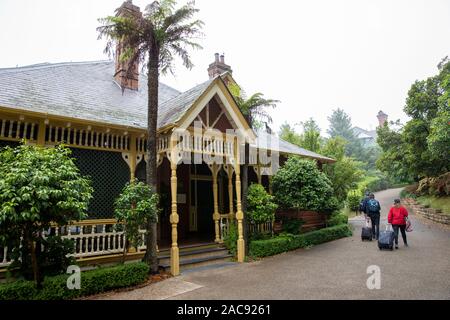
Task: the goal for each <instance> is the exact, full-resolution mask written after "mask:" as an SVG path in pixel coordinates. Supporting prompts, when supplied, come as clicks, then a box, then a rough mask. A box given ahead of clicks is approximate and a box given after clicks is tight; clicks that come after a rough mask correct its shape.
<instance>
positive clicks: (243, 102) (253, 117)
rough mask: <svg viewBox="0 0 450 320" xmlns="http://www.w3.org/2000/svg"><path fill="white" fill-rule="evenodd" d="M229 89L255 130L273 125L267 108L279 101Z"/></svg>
mask: <svg viewBox="0 0 450 320" xmlns="http://www.w3.org/2000/svg"><path fill="white" fill-rule="evenodd" d="M229 89H230V92H231V94H232V95H233V97H234V100H235V101H236V104H237V105H238V107H239V109H240V110H241V112H242V114H243V115H244V117H245V118H246V120H247V122H248V124H249V125H250V127H251V128H253V129H258V128H260V127H261V121H263V120H266V123H272V117H271V116H270V114H269V113H268V112H267V108H268V107H271V108H275V107H276V106H277V103H279V102H280V101H279V100H274V99H265V98H264V95H263V94H262V93H260V92H257V93H254V94H253V95H251V96H250V98H247V97H246V94H245V92H244V91H243V90H241V88H240V87H239V86H238V85H237V84H234V83H230V85H229ZM248 154H249V150H248V144H247V143H246V144H245V163H244V164H243V165H242V173H241V179H242V211H243V212H244V213H246V212H247V194H248V162H249V159H248ZM243 223H244V240H245V246H246V248H245V250H246V252H248V245H249V241H248V225H247V221H246V219H244V221H243Z"/></svg>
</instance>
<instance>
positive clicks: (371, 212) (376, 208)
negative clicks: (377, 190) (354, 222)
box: [364, 193, 381, 240]
mask: <svg viewBox="0 0 450 320" xmlns="http://www.w3.org/2000/svg"><path fill="white" fill-rule="evenodd" d="M380 211H381V206H380V203H379V202H378V200H375V195H374V194H373V193H371V194H369V199H368V200H367V201H366V203H365V204H364V212H365V213H366V214H367V215H368V216H369V218H370V221H371V222H372V235H373V237H374V238H375V239H376V240H378V236H379V235H380V214H381V212H380Z"/></svg>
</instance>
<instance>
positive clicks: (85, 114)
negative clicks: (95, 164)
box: [0, 61, 180, 128]
mask: <svg viewBox="0 0 450 320" xmlns="http://www.w3.org/2000/svg"><path fill="white" fill-rule="evenodd" d="M113 75H114V62H112V61H94V62H75V63H73V62H70V63H56V64H49V63H45V64H38V65H32V66H27V67H20V68H8V69H0V106H2V107H9V108H17V109H23V110H28V111H34V112H41V113H46V114H49V115H56V116H64V117H70V118H76V119H82V120H91V121H98V122H103V123H106V124H113V125H121V126H128V127H135V128H146V127H147V78H146V76H145V75H143V74H141V75H140V76H139V90H138V91H133V90H125V91H124V92H123V93H122V89H121V88H120V87H119V85H117V84H116V83H115V82H114V81H113V80H114V78H113ZM179 95H180V92H179V91H178V90H175V89H173V88H171V87H169V86H167V85H165V84H163V83H160V84H159V101H160V107H159V113H160V114H161V116H159V117H158V124H160V123H161V122H163V123H166V122H167V121H162V119H164V120H165V119H169V120H170V115H173V113H174V112H175V111H176V110H172V109H170V105H167V104H166V105H164V103H165V102H166V101H168V100H170V99H172V98H174V97H176V96H179Z"/></svg>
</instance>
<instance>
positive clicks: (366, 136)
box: [353, 110, 388, 147]
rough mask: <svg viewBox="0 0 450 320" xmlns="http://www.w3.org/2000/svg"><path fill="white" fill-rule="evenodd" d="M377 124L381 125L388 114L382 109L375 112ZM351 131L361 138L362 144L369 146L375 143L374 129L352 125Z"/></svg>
mask: <svg viewBox="0 0 450 320" xmlns="http://www.w3.org/2000/svg"><path fill="white" fill-rule="evenodd" d="M377 119H378V126H379V127H382V126H384V124H385V123H386V122H387V121H388V115H387V114H385V113H384V112H383V111H381V110H380V111H379V112H378V114H377ZM353 131H354V132H355V133H356V135H357V137H358V138H359V139H360V140H361V142H362V144H363V146H366V147H370V146H374V145H376V143H377V131H376V130H365V129H362V128H360V127H354V128H353Z"/></svg>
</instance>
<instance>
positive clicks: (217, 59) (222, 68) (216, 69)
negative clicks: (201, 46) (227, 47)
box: [208, 53, 233, 79]
mask: <svg viewBox="0 0 450 320" xmlns="http://www.w3.org/2000/svg"><path fill="white" fill-rule="evenodd" d="M227 71H228V72H230V73H231V72H233V71H232V70H231V67H230V66H229V65H227V64H225V55H223V54H222V55H220V56H219V54H218V53H216V54H214V62H213V63H211V64H210V65H209V67H208V75H209V78H210V79H212V78H215V77H217V76H220V75H221V74H222V73H224V72H227Z"/></svg>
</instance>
